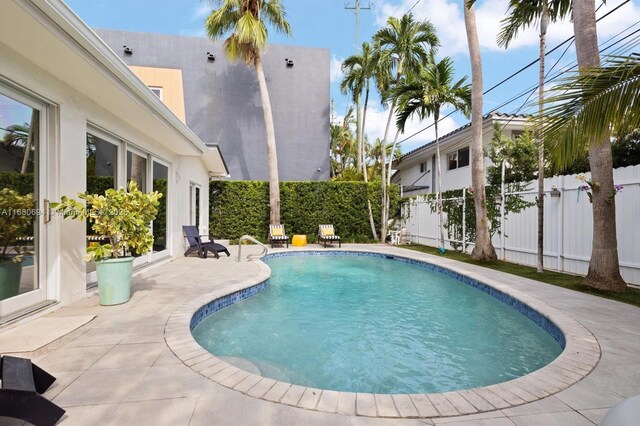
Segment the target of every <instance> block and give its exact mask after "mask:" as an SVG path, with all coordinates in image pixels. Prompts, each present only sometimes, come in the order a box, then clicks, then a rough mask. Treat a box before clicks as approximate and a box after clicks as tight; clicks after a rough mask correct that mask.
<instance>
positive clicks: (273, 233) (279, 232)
mask: <svg viewBox="0 0 640 426" xmlns="http://www.w3.org/2000/svg"><path fill="white" fill-rule="evenodd" d="M283 242H285V243H286V244H287V248H289V237H287V234H286V233H285V232H284V225H269V243H271V248H273V245H274V244H282V243H283Z"/></svg>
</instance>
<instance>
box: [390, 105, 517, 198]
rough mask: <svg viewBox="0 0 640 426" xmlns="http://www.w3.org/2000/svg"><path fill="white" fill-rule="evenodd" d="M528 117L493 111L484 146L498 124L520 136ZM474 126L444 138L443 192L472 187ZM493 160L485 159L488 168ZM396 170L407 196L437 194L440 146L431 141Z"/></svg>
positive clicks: (484, 126)
mask: <svg viewBox="0 0 640 426" xmlns="http://www.w3.org/2000/svg"><path fill="white" fill-rule="evenodd" d="M528 119H529V117H528V116H525V115H512V114H502V113H498V112H492V113H489V114H487V115H485V116H484V117H483V122H482V144H483V146H484V147H487V146H488V145H489V142H490V141H491V138H492V137H493V132H494V125H495V124H498V125H499V126H500V127H501V129H502V132H503V133H504V134H505V135H506V136H508V137H517V136H519V135H521V134H522V132H524V128H525V125H526V124H527V120H528ZM470 145H471V123H467V124H465V125H464V126H462V127H460V128H458V129H456V130H454V131H453V132H450V133H448V134H446V135H444V136H441V137H440V171H441V173H442V190H443V191H447V190H450V189H461V188H465V187H470V186H471V157H472V155H474V153H473V151H472V150H471V146H470ZM487 165H491V160H489V159H488V158H487V159H485V166H487ZM394 166H395V167H394V168H395V170H396V172H395V174H394V175H393V178H392V182H393V183H395V184H396V185H399V186H400V187H401V188H402V193H403V195H405V196H407V197H411V196H414V195H420V194H430V193H433V192H437V188H438V183H437V170H436V144H435V141H432V142H429V143H427V144H426V145H423V146H421V147H419V148H416V149H414V150H413V151H409V152H407V153H406V154H404V155H403V156H402V157H400V159H399V160H396V161H395V164H394Z"/></svg>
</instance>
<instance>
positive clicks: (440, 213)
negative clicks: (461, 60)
mask: <svg viewBox="0 0 640 426" xmlns="http://www.w3.org/2000/svg"><path fill="white" fill-rule="evenodd" d="M439 119H440V107H436V112H435V113H434V114H433V125H434V128H435V131H436V174H437V175H438V176H437V177H438V192H437V193H436V207H437V208H438V231H439V235H440V244H439V245H438V246H439V248H441V249H444V212H443V210H442V171H441V168H442V166H441V163H442V162H441V161H440V138H439V137H438V120H439Z"/></svg>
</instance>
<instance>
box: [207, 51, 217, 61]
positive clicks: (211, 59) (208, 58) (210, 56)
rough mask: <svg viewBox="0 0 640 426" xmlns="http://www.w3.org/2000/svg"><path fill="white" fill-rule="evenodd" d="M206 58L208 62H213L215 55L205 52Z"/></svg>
mask: <svg viewBox="0 0 640 426" xmlns="http://www.w3.org/2000/svg"><path fill="white" fill-rule="evenodd" d="M207 60H208V61H210V62H214V61H215V60H216V57H215V56H214V55H213V53H211V52H207Z"/></svg>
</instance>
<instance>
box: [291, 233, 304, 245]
mask: <svg viewBox="0 0 640 426" xmlns="http://www.w3.org/2000/svg"><path fill="white" fill-rule="evenodd" d="M291 245H292V246H294V247H304V246H306V245H307V236H306V235H294V236H293V239H292V240H291Z"/></svg>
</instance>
